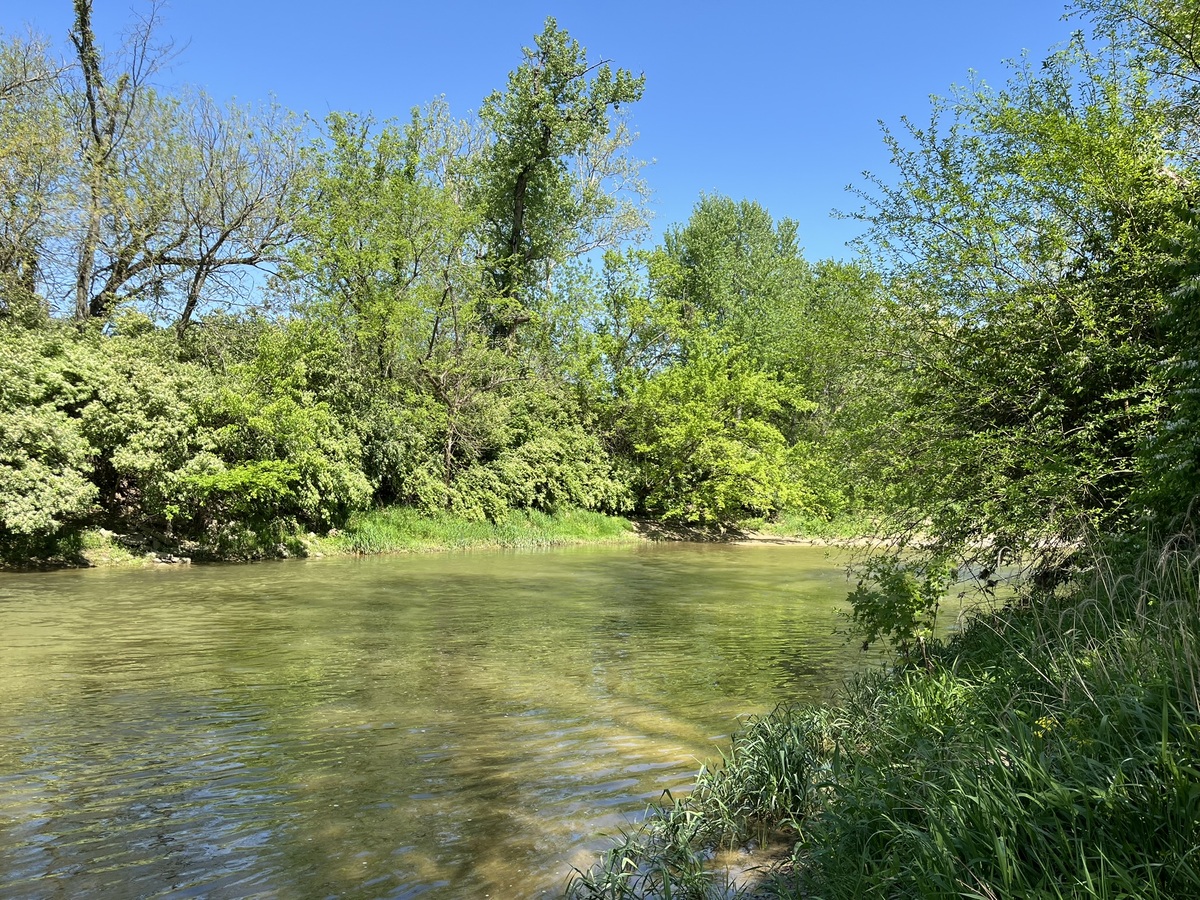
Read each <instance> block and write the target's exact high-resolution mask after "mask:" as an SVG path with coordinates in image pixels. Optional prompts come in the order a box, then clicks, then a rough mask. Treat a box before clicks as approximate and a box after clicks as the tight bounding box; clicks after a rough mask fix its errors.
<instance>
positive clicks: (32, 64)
mask: <svg viewBox="0 0 1200 900" xmlns="http://www.w3.org/2000/svg"><path fill="white" fill-rule="evenodd" d="M59 75H60V73H59V72H58V70H57V69H56V68H55V66H54V65H53V64H52V63H51V61H50V58H49V53H48V49H47V46H46V44H45V42H44V41H43V40H41V39H39V38H36V37H32V36H31V37H29V38H27V39H18V38H13V39H11V40H8V41H6V42H4V43H3V44H0V318H7V319H13V320H16V321H18V322H22V323H24V324H34V323H36V322H38V321H41V320H43V319H44V318H45V317H46V316H47V315H48V312H49V310H48V309H47V308H46V304H45V302H44V300H43V298H42V294H41V291H40V289H39V279H40V277H41V275H42V273H43V271H44V269H45V267H46V265H47V264H48V260H46V259H45V254H46V253H47V252H48V251H49V250H50V248H51V246H52V245H53V242H54V240H55V238H56V236H57V231H56V221H55V219H56V210H55V207H56V203H57V201H58V198H59V194H60V192H61V190H62V181H63V179H64V178H65V177H66V175H67V172H68V169H69V165H70V154H69V150H68V147H67V132H66V128H65V126H64V122H63V117H62V110H61V108H60V106H59V104H58V101H57V97H56V88H57V83H58V78H59Z"/></svg>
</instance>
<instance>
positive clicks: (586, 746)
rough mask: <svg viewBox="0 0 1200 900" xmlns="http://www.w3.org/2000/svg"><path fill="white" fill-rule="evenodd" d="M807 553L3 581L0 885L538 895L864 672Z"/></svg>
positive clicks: (508, 558) (457, 560) (98, 890)
mask: <svg viewBox="0 0 1200 900" xmlns="http://www.w3.org/2000/svg"><path fill="white" fill-rule="evenodd" d="M844 593H845V586H844V581H843V577H842V570H841V567H840V565H838V564H837V563H836V562H834V561H831V560H828V559H826V558H825V557H824V555H823V553H822V552H821V551H817V550H813V549H811V548H728V547H726V548H698V547H687V546H684V547H652V548H640V549H631V548H621V549H601V550H580V551H564V552H558V553H541V554H525V555H521V554H484V553H477V554H443V555H437V556H431V557H428V558H425V557H393V558H390V559H374V560H361V561H358V560H326V561H321V562H315V563H314V562H310V563H304V562H292V563H284V564H264V565H255V566H239V567H193V568H192V569H191V570H189V571H186V572H183V571H175V572H171V573H169V574H165V573H163V572H160V571H148V572H89V573H52V574H43V575H37V576H3V580H0V625H2V627H0V684H3V685H4V686H5V690H4V691H3V692H2V693H0V721H3V722H4V728H3V729H2V730H0V895H3V896H6V897H7V896H13V897H35V898H40V897H47V898H49V897H61V896H71V897H79V896H92V897H125V896H158V897H192V896H197V897H200V896H203V897H211V898H222V897H245V896H269V897H284V896H324V895H342V896H361V897H417V896H423V897H463V896H483V895H484V894H487V893H491V894H492V896H496V897H511V898H520V897H534V896H541V895H543V893H544V892H550V893H553V892H554V891H555V890H556V889H557V888H558V887H560V886H561V884H562V883H563V879H564V878H565V876H566V874H567V873H568V872H569V871H570V869H571V867H572V866H580V865H587V864H588V863H590V861H591V860H592V858H593V856H594V854H595V852H596V851H597V850H598V849H600V848H602V847H603V846H605V843H606V839H605V838H604V837H603V835H604V834H606V833H607V834H615V833H616V832H617V831H618V830H619V829H620V828H621V827H622V826H625V825H627V824H628V823H629V822H631V821H636V820H637V819H639V818H640V817H641V815H643V813H644V810H645V808H646V806H647V805H648V804H649V803H651V802H653V801H656V800H658V799H659V798H660V797H661V796H662V795H663V792H664V791H668V790H669V791H670V792H671V793H672V794H673V795H676V796H678V795H679V794H680V793H681V792H684V791H686V790H687V789H688V786H689V784H690V782H691V779H692V778H693V776H694V775H695V772H696V771H697V770H698V769H699V767H700V761H701V760H703V759H705V758H711V757H712V756H714V755H715V752H716V750H717V749H718V747H719V745H720V744H721V743H723V742H724V740H725V736H726V735H727V734H728V733H729V732H730V731H731V730H732V729H733V728H734V727H735V725H736V721H735V720H736V717H737V716H739V715H745V714H749V713H756V712H762V711H764V710H766V709H769V708H770V707H771V706H773V705H774V704H775V703H776V702H777V701H779V700H781V699H784V698H789V697H792V696H795V695H797V694H807V695H810V696H815V695H817V694H819V693H821V692H823V691H825V690H827V689H828V686H829V685H830V684H832V683H834V682H836V681H837V680H838V679H839V678H841V677H842V675H843V673H845V672H846V671H848V670H849V669H850V668H852V667H853V666H855V665H857V664H858V663H859V659H858V657H857V656H855V655H854V654H853V653H852V652H849V651H847V650H846V648H845V646H844V645H843V643H842V641H841V639H840V638H838V637H836V636H834V635H833V634H832V632H833V626H834V624H835V612H836V607H837V604H838V601H839V600H840V599H841V598H842V597H843V596H844Z"/></svg>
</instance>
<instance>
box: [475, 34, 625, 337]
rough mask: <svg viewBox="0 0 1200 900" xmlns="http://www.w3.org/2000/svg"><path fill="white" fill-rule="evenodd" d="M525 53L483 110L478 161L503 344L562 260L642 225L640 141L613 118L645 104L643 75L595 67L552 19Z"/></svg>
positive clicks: (495, 324) (495, 317)
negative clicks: (483, 141)
mask: <svg viewBox="0 0 1200 900" xmlns="http://www.w3.org/2000/svg"><path fill="white" fill-rule="evenodd" d="M524 56H525V58H524V61H523V62H522V63H521V65H519V66H518V67H517V68H516V69H515V70H514V71H513V72H511V73H510V74H509V76H508V85H507V87H506V89H505V90H504V91H502V92H501V91H496V92H494V93H492V94H491V95H490V96H489V97H487V99H485V100H484V102H483V106H482V108H481V109H480V118H481V119H482V121H483V123H484V125H485V126H486V128H487V129H488V131H489V143H488V146H487V148H486V149H485V150H484V151H483V152H482V153H481V154H480V155H479V157H478V160H477V168H476V172H477V175H476V178H477V186H476V193H477V198H476V201H475V202H476V203H477V205H478V208H479V209H480V212H481V218H482V223H483V224H482V232H483V252H484V255H485V260H486V266H487V273H488V279H489V282H490V287H491V289H492V290H493V291H494V292H495V294H496V295H497V300H496V302H495V303H494V304H493V307H492V309H491V310H490V313H489V315H490V318H491V329H492V333H493V336H494V337H495V338H497V339H506V338H509V337H511V336H512V335H513V334H514V333H515V331H516V329H517V327H518V326H520V325H521V324H523V323H524V322H526V321H528V319H529V316H530V309H529V307H530V301H531V297H530V294H531V292H532V291H533V290H534V289H535V287H536V286H537V285H539V284H541V283H544V282H545V281H546V280H547V279H548V278H549V276H550V273H551V270H552V268H553V266H554V265H555V264H556V263H561V262H563V261H564V260H565V259H567V258H569V257H572V256H577V255H579V254H582V253H585V252H587V251H588V250H591V249H596V248H601V247H611V246H615V244H616V243H617V242H618V241H619V240H621V239H622V238H624V237H627V236H628V235H629V234H630V233H632V232H634V231H636V230H638V229H639V228H641V227H643V224H644V220H643V217H642V211H641V206H640V204H641V199H642V197H643V195H644V189H643V187H642V185H641V182H640V180H639V178H638V169H639V163H638V162H637V161H636V160H634V159H632V158H631V157H630V156H629V155H628V153H627V150H628V147H629V145H630V143H631V141H632V136H631V134H630V133H629V131H628V129H627V127H626V126H625V124H624V122H621V121H618V122H617V123H616V124H615V126H614V124H613V122H612V118H611V117H612V114H613V113H615V112H619V111H620V110H621V107H622V105H623V104H630V103H633V102H636V101H637V100H639V99H640V98H641V96H642V91H643V87H644V81H645V79H644V78H643V77H642V76H635V75H633V74H632V73H631V72H630V71H628V70H627V69H615V70H614V69H613V68H612V67H611V65H610V64H609V63H608V62H607V61H600V62H597V63H589V62H588V60H587V53H586V51H585V50H584V49H583V48H582V47H581V46H580V45H579V43H578V42H577V41H575V40H574V39H573V38H571V37H570V35H568V34H567V32H566V31H564V30H562V29H560V28H559V27H558V24H557V23H556V22H555V20H554V19H553V18H548V19H547V20H546V25H545V28H544V29H543V31H542V33H541V34H540V35H538V36H537V38H536V39H535V43H534V47H533V48H532V49H530V48H526V50H525V51H524Z"/></svg>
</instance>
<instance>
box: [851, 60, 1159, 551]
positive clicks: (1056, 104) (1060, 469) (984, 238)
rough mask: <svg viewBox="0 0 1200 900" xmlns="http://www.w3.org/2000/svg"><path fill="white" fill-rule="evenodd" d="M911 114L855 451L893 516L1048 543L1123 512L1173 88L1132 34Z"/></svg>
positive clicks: (1135, 444) (875, 231)
mask: <svg viewBox="0 0 1200 900" xmlns="http://www.w3.org/2000/svg"><path fill="white" fill-rule="evenodd" d="M947 120H948V124H947ZM905 129H906V131H907V137H906V139H903V140H902V139H901V138H900V137H898V136H896V135H894V134H892V133H888V135H887V141H888V144H889V146H890V148H891V150H892V156H893V162H894V165H895V167H896V170H897V177H895V178H893V179H890V180H888V181H884V180H882V179H880V180H876V181H875V182H874V190H873V191H871V192H865V193H864V194H863V196H864V197H865V198H866V200H867V207H866V208H865V209H864V211H863V212H862V213H861V218H862V219H863V220H865V221H866V222H867V223H868V224H869V225H870V230H869V232H868V234H867V237H866V238H865V241H864V242H865V243H866V244H868V245H869V247H870V252H872V253H873V255H874V256H875V258H876V260H877V264H878V265H879V267H880V268H881V269H882V270H883V271H885V272H886V277H887V291H888V305H887V310H886V313H887V316H888V319H889V321H890V328H889V330H888V332H887V334H886V337H885V339H884V346H886V347H888V348H889V352H888V354H887V356H886V358H884V359H883V360H882V364H883V367H884V371H885V372H886V373H887V374H886V377H885V378H884V379H881V380H877V381H876V384H877V385H879V386H880V387H883V388H884V390H882V391H880V392H878V393H875V394H873V395H871V396H869V397H864V398H863V403H864V404H866V405H868V406H869V407H870V408H869V410H868V411H866V412H865V413H864V414H863V415H861V417H860V418H861V421H863V422H864V423H870V422H874V423H876V424H875V425H874V426H872V427H868V428H867V429H866V431H865V434H864V436H863V440H862V442H861V444H860V446H861V447H862V451H863V452H862V454H861V457H860V459H861V460H862V461H863V463H864V468H865V469H866V476H867V477H874V478H877V479H878V480H879V481H880V482H882V483H884V484H886V485H888V486H890V490H891V500H892V502H893V503H894V504H895V506H894V508H895V510H896V513H897V515H896V518H895V521H894V522H893V523H892V526H891V527H892V528H893V530H894V532H895V533H897V534H900V535H908V536H916V535H918V534H923V535H926V536H928V535H929V534H931V535H932V537H933V538H934V539H935V541H936V543H937V545H938V546H937V547H936V548H935V552H937V553H942V552H951V551H954V552H959V551H965V550H967V549H969V548H971V547H974V548H980V547H983V546H985V544H986V542H988V541H991V542H993V545H994V546H999V547H1003V548H1006V549H1007V550H1008V551H1011V552H1014V553H1016V554H1021V553H1023V552H1025V553H1028V554H1029V555H1031V557H1032V558H1033V560H1034V562H1035V563H1036V562H1037V560H1039V559H1040V560H1042V561H1043V562H1047V563H1048V562H1052V560H1053V558H1054V556H1055V555H1056V554H1057V553H1061V552H1064V548H1065V547H1066V546H1067V542H1069V541H1071V540H1073V539H1077V538H1079V537H1081V536H1082V535H1083V534H1085V533H1087V532H1088V531H1090V530H1095V529H1100V530H1112V529H1119V528H1122V527H1124V526H1125V525H1126V524H1128V522H1129V521H1130V517H1131V515H1132V514H1133V509H1132V506H1131V503H1130V498H1131V496H1132V494H1133V491H1134V489H1135V487H1136V485H1137V468H1138V466H1137V459H1138V454H1139V448H1140V446H1141V445H1142V444H1143V443H1144V441H1145V439H1146V438H1147V436H1148V434H1149V433H1150V432H1151V431H1152V430H1153V428H1154V425H1155V422H1156V418H1157V416H1158V414H1159V409H1160V400H1161V384H1160V377H1159V375H1158V374H1157V362H1158V361H1159V360H1160V359H1161V358H1162V356H1163V352H1164V344H1163V335H1162V330H1161V319H1160V316H1161V314H1162V312H1163V310H1164V295H1165V292H1166V290H1167V289H1168V287H1169V284H1168V281H1169V279H1167V278H1166V277H1165V276H1164V271H1165V270H1164V267H1163V259H1164V257H1163V251H1162V246H1163V241H1164V240H1165V239H1166V238H1168V237H1169V236H1170V235H1171V234H1172V233H1173V232H1174V231H1175V230H1176V229H1177V220H1176V217H1175V216H1174V214H1173V208H1174V207H1175V205H1176V204H1178V203H1179V201H1180V199H1181V186H1180V184H1181V183H1180V179H1178V178H1176V177H1174V176H1173V175H1172V174H1171V172H1170V169H1169V167H1168V158H1167V151H1166V149H1165V147H1166V146H1167V144H1168V141H1167V140H1166V137H1167V131H1168V122H1167V119H1166V118H1165V106H1164V104H1163V103H1161V102H1158V101H1156V100H1155V98H1154V96H1153V92H1152V89H1151V86H1150V82H1149V78H1148V75H1147V73H1146V72H1145V71H1143V70H1141V69H1138V68H1132V69H1131V68H1128V67H1127V66H1126V63H1125V60H1124V58H1123V56H1122V54H1121V51H1120V49H1119V48H1109V49H1108V50H1105V51H1102V52H1101V54H1100V55H1096V54H1094V53H1091V52H1089V51H1088V50H1087V49H1086V48H1085V47H1084V45H1083V42H1082V39H1078V40H1076V41H1075V42H1073V43H1072V45H1071V46H1070V47H1069V48H1068V49H1066V50H1064V51H1061V52H1059V53H1056V54H1054V55H1052V56H1051V57H1049V58H1048V59H1046V60H1045V61H1044V62H1043V63H1042V64H1041V65H1040V66H1039V67H1037V68H1034V67H1033V66H1031V65H1030V64H1029V63H1028V61H1022V62H1021V63H1019V64H1018V65H1017V67H1016V69H1015V71H1014V73H1013V76H1012V78H1011V80H1010V82H1009V83H1008V85H1006V86H1005V87H1004V88H1003V89H1000V90H995V89H992V88H989V87H987V86H986V85H982V84H974V85H971V86H969V87H968V88H964V89H960V90H958V91H956V92H955V93H954V94H953V95H952V97H951V98H950V99H949V100H938V101H937V102H936V103H935V106H934V112H933V116H932V118H931V122H930V124H929V126H927V127H917V126H916V125H914V124H912V123H911V122H908V121H906V122H905ZM989 552H994V551H989Z"/></svg>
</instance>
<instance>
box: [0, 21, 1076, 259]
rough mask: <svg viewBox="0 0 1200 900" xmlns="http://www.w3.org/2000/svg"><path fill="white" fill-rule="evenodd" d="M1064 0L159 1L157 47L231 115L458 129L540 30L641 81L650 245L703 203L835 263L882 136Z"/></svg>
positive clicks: (100, 31) (1014, 50)
mask: <svg viewBox="0 0 1200 900" xmlns="http://www.w3.org/2000/svg"><path fill="white" fill-rule="evenodd" d="M95 5H96V11H95V19H96V22H95V24H96V31H97V35H98V37H99V38H100V40H101V41H102V42H103V43H105V44H115V43H116V42H117V40H118V37H117V36H118V33H119V31H120V29H121V27H122V26H123V25H124V24H126V23H127V22H128V21H129V20H130V9H135V10H138V9H141V10H144V9H145V8H146V7H145V4H142V3H139V2H138V0H96V4H95ZM1063 11H1064V8H1063V5H1062V3H1061V2H1060V0H1007V2H1003V3H972V2H964V0H909V2H904V0H901V2H895V0H893V2H885V0H859V2H836V0H835V2H808V0H797V2H791V3H787V2H770V3H766V2H754V0H745V2H743V3H742V4H739V5H736V6H735V4H734V3H731V2H725V3H714V2H694V3H680V2H676V3H665V2H656V0H641V2H628V0H614V2H590V3H581V2H578V0H576V2H568V3H561V2H560V3H548V2H541V3H534V2H527V0H510V2H489V3H478V2H455V0H442V2H421V3H416V2H400V0H396V2H390V0H334V2H330V0H321V2H318V0H289V2H283V0H171V2H169V3H168V5H167V6H166V7H165V8H164V10H163V17H164V22H163V27H162V30H161V33H162V34H164V35H169V36H171V37H173V38H174V39H175V40H176V42H177V44H178V45H180V46H181V47H183V50H182V53H181V54H180V56H179V57H178V59H177V61H176V62H175V64H174V67H173V68H172V70H171V71H170V72H169V73H168V75H167V76H166V77H165V78H164V79H163V80H164V81H166V82H168V83H171V82H187V83H192V84H198V85H201V86H203V87H205V88H206V89H208V90H209V91H210V92H211V93H212V94H214V95H216V96H217V97H219V98H222V99H225V98H229V97H234V96H236V97H237V98H238V99H239V100H243V101H251V100H261V99H266V98H267V97H269V96H271V95H274V96H275V97H277V98H278V100H279V101H280V102H281V103H282V104H283V105H285V106H287V107H289V108H292V109H294V110H297V111H301V112H308V113H311V114H313V115H315V116H317V117H318V118H319V117H322V116H323V115H324V114H325V113H326V112H328V111H330V110H356V111H360V112H367V111H370V112H373V113H374V114H376V115H377V116H378V117H380V118H387V117H390V116H400V117H406V116H407V114H408V111H409V110H410V109H411V108H412V107H413V106H414V105H418V104H423V103H425V102H426V101H428V100H430V99H431V98H433V97H435V96H437V95H438V94H445V95H446V98H447V100H448V101H449V102H450V104H451V107H452V108H453V110H454V111H455V112H457V113H458V114H460V115H461V114H465V113H467V112H468V111H469V110H473V109H476V108H478V105H479V103H480V101H481V100H482V98H483V97H484V96H486V95H487V94H488V93H489V92H490V91H491V90H492V89H494V88H498V87H503V85H504V79H505V76H506V74H507V73H508V71H509V70H510V69H512V68H514V67H515V66H516V65H517V64H518V63H519V61H520V58H521V56H520V51H521V47H522V46H527V45H530V44H531V43H532V40H533V36H534V35H535V34H536V33H538V32H539V31H540V30H541V27H542V23H543V21H544V20H545V17H546V16H547V15H553V16H555V17H556V18H557V19H558V21H559V24H560V25H562V26H563V27H565V28H567V30H568V31H570V33H571V34H572V36H573V37H575V38H576V39H577V40H579V41H580V43H581V44H583V45H584V46H585V47H587V48H588V52H589V58H590V59H598V58H600V57H604V58H607V59H611V60H613V62H614V63H616V64H617V65H620V66H624V67H626V68H630V69H632V70H634V71H635V72H644V73H645V75H646V95H645V99H644V100H643V101H642V102H641V103H639V104H637V106H636V107H635V108H634V110H633V123H634V126H635V127H636V129H637V130H638V132H639V133H640V135H641V137H640V138H639V141H638V151H639V154H640V155H641V156H642V157H643V158H646V159H653V160H654V161H655V162H654V164H653V165H652V166H651V167H650V168H649V169H648V170H647V172H646V175H647V180H648V181H649V183H650V185H651V187H652V188H653V189H654V191H655V201H654V208H655V212H656V219H655V230H656V231H657V232H661V230H662V229H663V228H664V227H666V226H667V225H670V224H672V223H675V222H679V221H683V220H686V218H687V216H688V214H689V213H690V211H691V208H692V206H693V205H694V203H695V202H696V200H697V198H698V197H699V195H700V194H701V193H702V192H719V193H723V194H728V195H730V196H732V197H734V198H735V199H741V198H743V197H747V198H751V199H755V200H758V201H759V202H761V203H762V204H763V205H764V206H765V207H766V208H767V209H769V210H770V211H771V213H772V214H773V215H775V216H776V217H781V216H790V217H792V218H794V219H796V220H797V221H798V222H799V225H800V237H801V242H802V243H803V245H804V247H805V251H806V256H808V258H810V259H818V258H822V257H826V256H840V257H846V256H848V255H849V251H848V250H847V249H846V248H845V246H844V244H845V242H846V241H847V240H848V239H850V238H851V237H853V236H854V234H855V233H856V230H857V226H856V225H855V224H854V223H853V222H845V221H836V220H834V219H832V218H831V217H830V211H831V210H832V209H834V208H839V209H852V208H856V206H857V204H856V202H855V200H854V198H852V197H850V196H849V195H848V194H846V192H845V187H846V185H847V184H850V183H861V182H862V178H861V173H862V171H863V170H871V171H875V172H880V173H886V171H887V165H888V163H887V155H886V153H885V152H884V149H883V145H882V142H881V140H880V132H879V125H878V120H880V119H882V120H884V121H885V122H889V123H895V122H897V121H898V120H899V118H900V116H901V115H903V114H908V115H910V116H913V117H916V118H921V117H923V116H924V115H925V114H926V112H927V110H928V105H929V102H928V97H929V95H930V94H932V93H944V92H945V91H946V90H947V88H948V87H949V86H950V85H951V84H953V83H956V82H957V83H962V82H964V81H965V80H966V79H967V76H968V72H969V70H972V69H974V70H976V71H977V72H978V73H979V74H980V75H981V76H983V77H984V78H986V79H987V80H989V81H992V82H1000V81H1002V80H1003V79H1004V77H1005V69H1004V66H1003V65H1002V61H1003V60H1005V59H1011V58H1013V57H1016V56H1018V55H1019V54H1020V53H1021V52H1022V50H1028V51H1029V52H1030V53H1031V54H1032V55H1033V56H1034V57H1035V58H1037V57H1039V56H1042V55H1045V53H1046V51H1047V50H1048V49H1049V48H1051V47H1053V46H1055V45H1057V44H1059V43H1061V42H1062V41H1064V40H1065V39H1066V38H1067V37H1068V36H1069V34H1070V32H1071V30H1072V29H1074V28H1077V27H1079V26H1078V23H1075V22H1064V21H1062V15H1063ZM70 19H71V0H2V2H0V28H2V29H3V30H4V31H5V32H6V33H8V34H10V35H11V34H12V33H14V32H18V31H21V30H22V29H23V26H24V25H25V24H29V25H32V26H34V27H35V28H36V29H37V30H38V31H41V32H43V33H45V34H47V35H48V36H50V37H52V38H54V39H56V40H58V41H60V45H61V46H63V47H64V50H65V47H66V46H67V45H66V40H65V39H66V34H67V30H68V28H69V25H70Z"/></svg>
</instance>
